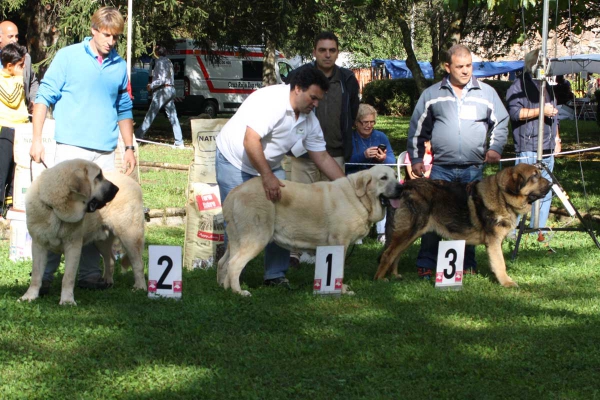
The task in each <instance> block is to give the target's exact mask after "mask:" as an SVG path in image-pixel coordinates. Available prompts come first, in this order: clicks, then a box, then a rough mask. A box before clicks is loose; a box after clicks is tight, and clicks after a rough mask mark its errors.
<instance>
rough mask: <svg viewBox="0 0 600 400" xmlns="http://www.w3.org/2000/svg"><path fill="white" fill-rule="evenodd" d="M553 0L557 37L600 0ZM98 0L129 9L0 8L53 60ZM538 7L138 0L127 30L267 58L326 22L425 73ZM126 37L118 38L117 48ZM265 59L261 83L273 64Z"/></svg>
mask: <svg viewBox="0 0 600 400" xmlns="http://www.w3.org/2000/svg"><path fill="white" fill-rule="evenodd" d="M551 4H552V6H553V10H555V11H554V12H551V18H550V19H551V21H550V24H551V27H553V28H556V31H557V33H558V35H559V38H560V40H561V41H562V42H563V43H565V42H567V41H568V40H569V33H570V32H571V31H572V32H574V33H576V34H577V33H580V32H581V31H582V30H583V29H584V26H585V24H588V26H587V29H591V28H593V27H595V25H592V26H590V25H589V24H590V21H591V20H592V19H593V18H597V16H598V15H600V3H599V2H589V1H587V0H571V1H569V0H554V1H553V2H552V3H551ZM104 5H110V6H115V7H118V8H119V9H121V10H122V12H123V14H124V15H126V13H127V0H96V1H89V0H2V2H1V3H0V16H1V17H2V19H4V18H17V19H20V20H21V21H23V22H24V23H26V26H27V37H28V41H27V45H28V47H29V48H30V52H31V53H32V58H33V59H34V61H36V62H40V61H44V60H45V61H46V62H49V61H50V60H51V58H52V56H53V54H54V53H55V52H56V51H57V49H58V48H61V47H63V46H66V45H68V44H71V43H75V42H77V41H80V40H81V39H82V38H83V37H85V36H88V35H89V31H90V28H89V21H90V17H91V15H92V14H93V12H94V11H95V10H96V9H97V8H98V7H100V6H104ZM541 7H542V0H255V1H252V2H250V1H247V0H227V1H214V0H186V1H182V0H135V1H134V5H133V16H134V17H133V37H132V38H126V39H127V40H129V39H131V40H132V41H133V54H134V57H137V56H140V55H142V54H144V53H147V52H148V49H151V48H152V45H153V44H154V43H156V42H169V41H170V40H173V39H175V38H181V37H189V38H193V39H195V40H196V42H197V43H198V44H199V45H200V46H202V47H204V48H205V49H212V48H214V47H230V48H236V47H239V46H242V45H250V44H253V45H261V46H264V47H266V48H267V52H266V53H267V58H268V59H269V60H271V62H270V63H267V64H268V65H271V66H272V63H273V61H272V60H274V50H275V49H279V50H283V51H284V52H286V53H287V54H301V55H304V56H309V55H310V54H311V51H312V47H313V39H314V37H315V36H316V35H317V34H318V33H319V32H320V31H322V30H330V31H333V32H335V33H336V34H337V35H338V36H339V37H340V40H341V47H342V49H343V50H349V51H351V52H352V53H353V54H354V59H353V60H354V62H355V63H356V64H358V65H368V64H369V62H370V60H371V59H372V58H399V59H406V60H407V64H408V65H409V67H411V70H412V72H413V76H415V77H416V78H417V80H418V81H421V83H422V82H423V81H422V77H421V76H420V69H419V68H418V67H417V64H416V61H417V60H425V59H429V60H430V61H431V62H432V64H433V65H434V66H436V65H439V64H440V61H442V58H443V54H444V50H445V49H447V48H448V47H449V46H451V45H452V44H454V43H458V42H463V43H466V44H468V45H470V46H471V47H477V48H480V49H485V54H482V56H484V57H486V58H494V57H498V56H500V55H502V54H504V53H505V52H506V51H507V49H508V47H509V46H510V45H511V44H514V43H517V42H519V41H523V40H524V39H525V38H528V37H532V36H534V35H535V34H536V33H538V32H540V31H541ZM596 21H598V20H596ZM125 43H126V42H125V41H123V42H121V43H119V47H118V49H119V52H120V53H121V54H124V53H125ZM268 65H267V66H266V68H265V71H264V75H265V83H270V82H272V76H270V77H269V75H270V74H273V73H274V70H273V69H272V68H271V69H269V68H268ZM413 68H414V70H413ZM419 86H420V87H424V85H419Z"/></svg>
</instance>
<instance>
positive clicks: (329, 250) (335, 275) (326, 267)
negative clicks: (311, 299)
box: [313, 246, 344, 294]
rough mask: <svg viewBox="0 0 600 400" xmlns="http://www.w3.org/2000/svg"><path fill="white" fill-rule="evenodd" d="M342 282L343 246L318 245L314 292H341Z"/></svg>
mask: <svg viewBox="0 0 600 400" xmlns="http://www.w3.org/2000/svg"><path fill="white" fill-rule="evenodd" d="M343 283H344V246H318V247H317V260H316V264H315V280H314V283H313V293H314V294H341V293H342V285H343Z"/></svg>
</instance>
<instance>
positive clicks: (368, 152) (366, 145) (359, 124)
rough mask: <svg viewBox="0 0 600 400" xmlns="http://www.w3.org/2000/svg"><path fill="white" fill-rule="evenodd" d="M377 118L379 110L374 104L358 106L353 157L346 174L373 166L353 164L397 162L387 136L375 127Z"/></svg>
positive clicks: (347, 166) (353, 139)
mask: <svg viewBox="0 0 600 400" xmlns="http://www.w3.org/2000/svg"><path fill="white" fill-rule="evenodd" d="M376 120H377V111H376V110H375V109H374V108H373V107H372V106H370V105H368V104H361V105H360V106H359V107H358V114H357V115H356V121H355V123H354V125H355V128H356V129H355V130H354V131H353V132H352V157H351V158H350V161H348V163H347V164H346V175H348V174H352V173H354V172H358V171H362V170H365V169H369V168H371V167H372V165H352V164H396V157H394V152H393V151H392V147H391V146H390V141H389V140H388V138H387V136H386V135H385V133H383V132H381V131H378V130H376V129H374V128H375V123H376ZM348 164H350V165H348Z"/></svg>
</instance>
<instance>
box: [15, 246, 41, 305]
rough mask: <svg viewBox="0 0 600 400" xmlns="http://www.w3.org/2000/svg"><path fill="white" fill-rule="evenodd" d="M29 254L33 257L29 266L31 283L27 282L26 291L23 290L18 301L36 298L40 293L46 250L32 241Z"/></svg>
mask: <svg viewBox="0 0 600 400" xmlns="http://www.w3.org/2000/svg"><path fill="white" fill-rule="evenodd" d="M31 255H32V258H33V262H32V266H31V283H30V284H29V289H27V292H25V294H24V295H23V297H21V298H20V299H19V301H25V300H27V301H32V300H35V299H37V298H38V296H39V294H40V287H41V286H42V278H43V276H44V269H45V268H46V261H47V260H48V250H46V249H45V248H43V247H42V246H40V245H39V244H37V243H36V242H35V241H34V242H33V243H32V245H31Z"/></svg>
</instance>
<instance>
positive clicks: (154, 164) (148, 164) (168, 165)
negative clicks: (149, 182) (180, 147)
mask: <svg viewBox="0 0 600 400" xmlns="http://www.w3.org/2000/svg"><path fill="white" fill-rule="evenodd" d="M140 167H152V168H164V169H177V170H182V171H187V170H188V169H190V166H189V165H185V164H171V163H162V162H155V161H140Z"/></svg>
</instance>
